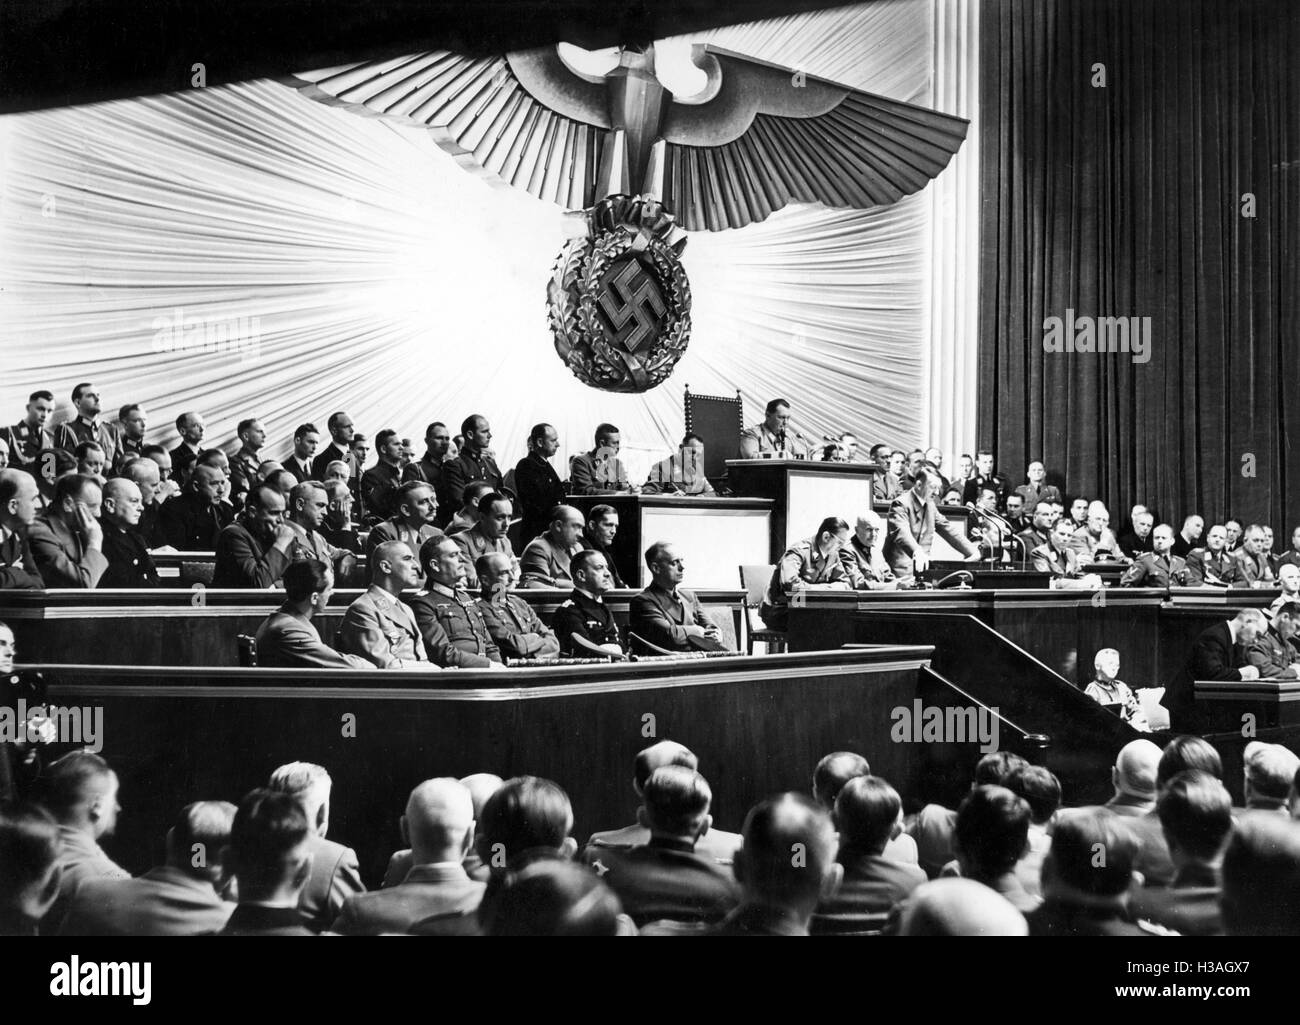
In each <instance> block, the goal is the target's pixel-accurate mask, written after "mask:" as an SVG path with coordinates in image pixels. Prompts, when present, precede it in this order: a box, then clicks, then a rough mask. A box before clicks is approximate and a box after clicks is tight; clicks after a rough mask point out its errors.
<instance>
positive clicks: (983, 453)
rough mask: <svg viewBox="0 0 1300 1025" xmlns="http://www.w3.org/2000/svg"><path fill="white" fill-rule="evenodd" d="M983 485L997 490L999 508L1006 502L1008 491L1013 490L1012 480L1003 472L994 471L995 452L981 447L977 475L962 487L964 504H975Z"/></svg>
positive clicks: (977, 457) (978, 454)
mask: <svg viewBox="0 0 1300 1025" xmlns="http://www.w3.org/2000/svg"><path fill="white" fill-rule="evenodd" d="M982 487H991V488H992V489H993V490H994V491H995V492H997V496H998V505H997V507H998V508H999V509H1001V508H1002V507H1003V506H1004V505H1005V504H1006V501H1007V493H1008V492H1009V491H1010V490H1011V482H1010V481H1009V480H1007V479H1006V477H1004V476H1002V474H1000V473H995V472H994V470H993V453H992V452H990V451H989V450H988V449H980V450H979V451H978V452H976V453H975V476H974V477H972V478H970V480H968V481H966V483H965V485H963V487H962V493H961V500H962V504H963V505H972V504H974V502H975V500H976V499H977V498H979V489H980V488H982Z"/></svg>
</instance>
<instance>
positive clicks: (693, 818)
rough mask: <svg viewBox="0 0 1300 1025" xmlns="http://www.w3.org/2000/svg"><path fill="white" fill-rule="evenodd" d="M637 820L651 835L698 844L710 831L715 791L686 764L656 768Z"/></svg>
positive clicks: (646, 783)
mask: <svg viewBox="0 0 1300 1025" xmlns="http://www.w3.org/2000/svg"><path fill="white" fill-rule="evenodd" d="M641 801H642V804H641V808H640V810H639V811H638V812H637V821H638V822H639V823H640V824H641V825H643V826H645V828H646V829H648V830H650V835H651V836H652V837H655V836H665V837H671V838H673V839H681V840H685V839H689V840H690V842H691V843H695V841H696V840H698V839H699V838H700V837H701V836H703V835H704V834H705V833H707V832H708V831H709V826H710V825H711V824H712V822H713V819H712V817H711V816H710V815H709V807H710V805H712V803H713V791H712V790H711V789H710V788H709V783H708V781H707V780H706V779H705V778H704V777H703V776H701V775H700V774H699V773H698V772H696V771H695V770H694V769H688V768H687V767H686V766H684V765H665V766H663V767H661V768H658V769H655V771H654V772H653V773H651V774H650V778H649V779H648V780H646V782H645V786H644V787H643V788H642V791H641Z"/></svg>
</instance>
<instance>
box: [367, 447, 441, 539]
mask: <svg viewBox="0 0 1300 1025" xmlns="http://www.w3.org/2000/svg"><path fill="white" fill-rule="evenodd" d="M375 454H376V455H378V457H379V462H377V463H375V465H374V466H372V467H371V468H370V469H369V470H366V472H365V473H363V474H362V475H361V488H360V494H361V501H362V504H363V505H364V506H365V509H366V512H367V513H370V514H372V515H374V516H376V517H379V518H380V519H387V518H388V517H390V516H393V515H394V514H396V512H397V505H396V501H397V494H398V492H399V490H400V489H401V487H402V439H401V438H400V437H398V434H397V432H396V431H395V430H393V429H392V428H386V429H384V430H382V431H380V432H379V433H378V434H376V435H375ZM429 490H430V491H432V490H433V488H432V486H430V488H429ZM430 522H432V521H430Z"/></svg>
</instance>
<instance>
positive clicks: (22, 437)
mask: <svg viewBox="0 0 1300 1025" xmlns="http://www.w3.org/2000/svg"><path fill="white" fill-rule="evenodd" d="M53 413H54V393H53V392H48V391H45V390H41V391H34V392H32V394H31V396H30V397H29V398H28V399H27V415H26V416H25V417H23V419H22V420H20V421H18V423H16V424H14V425H13V426H12V427H10V428H7V429H6V430H5V432H4V434H5V440H6V441H8V442H9V465H10V466H15V467H17V468H18V469H21V470H26V471H27V472H28V473H40V467H39V466H36V465H35V464H36V455H37V453H38V452H40V451H41V449H46V448H53V447H54V432H52V431H50V430H48V429H47V428H46V426H45V425H46V424H48V423H49V422H50V417H51V416H52V415H53Z"/></svg>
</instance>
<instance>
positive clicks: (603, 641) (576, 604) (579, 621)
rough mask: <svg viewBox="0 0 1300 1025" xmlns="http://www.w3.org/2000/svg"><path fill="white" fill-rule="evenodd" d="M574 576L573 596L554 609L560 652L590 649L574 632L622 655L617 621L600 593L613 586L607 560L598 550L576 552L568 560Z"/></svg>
mask: <svg viewBox="0 0 1300 1025" xmlns="http://www.w3.org/2000/svg"><path fill="white" fill-rule="evenodd" d="M569 573H570V574H571V575H572V577H573V597H572V598H570V599H569V600H568V601H566V602H565V603H564V604H563V605H561V606H560V607H559V608H558V609H556V610H555V618H554V619H553V620H552V621H551V625H552V627H553V628H554V630H555V635H556V636H557V637H558V638H559V639H560V652H561V653H562V654H564V655H576V656H583V655H588V654H591V652H590V649H588V648H584V647H582V646H581V645H579V644H577V643H576V642H575V641H574V639H573V635H574V634H576V635H578V636H579V637H581V638H582V639H583V640H585V641H588V642H589V643H591V644H593V645H595V646H596V647H598V648H600V649H601V650H602V651H606V652H608V653H609V654H611V655H614V656H616V657H617V658H620V659H621V658H623V657H624V655H623V645H622V642H621V641H620V640H619V636H618V624H616V623H615V622H614V614H613V613H612V612H610V611H609V606H607V605H606V604H605V603H604V601H602V600H601V595H603V594H604V593H605V592H606V591H609V590H610V589H611V588H612V587H613V586H614V581H613V578H612V577H611V576H610V573H609V564H608V563H607V562H606V561H605V556H603V555H601V553H600V552H592V551H582V552H578V554H576V555H575V556H574V557H573V558H572V559H571V560H570V561H569Z"/></svg>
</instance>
